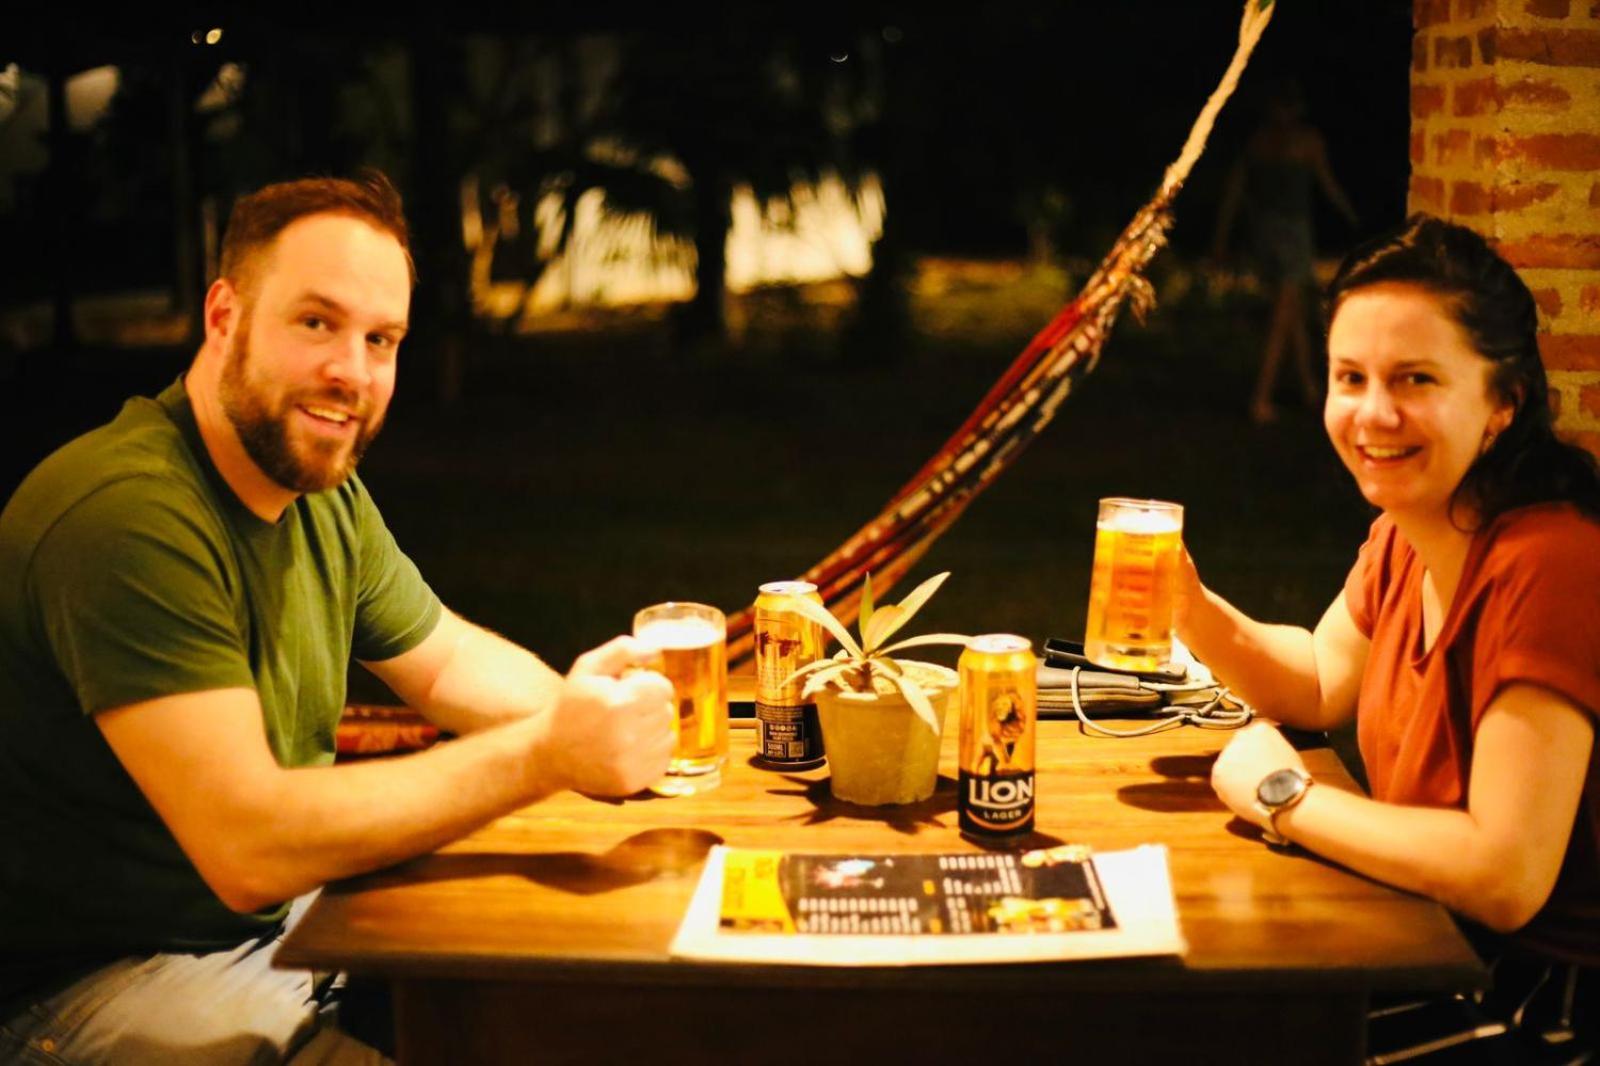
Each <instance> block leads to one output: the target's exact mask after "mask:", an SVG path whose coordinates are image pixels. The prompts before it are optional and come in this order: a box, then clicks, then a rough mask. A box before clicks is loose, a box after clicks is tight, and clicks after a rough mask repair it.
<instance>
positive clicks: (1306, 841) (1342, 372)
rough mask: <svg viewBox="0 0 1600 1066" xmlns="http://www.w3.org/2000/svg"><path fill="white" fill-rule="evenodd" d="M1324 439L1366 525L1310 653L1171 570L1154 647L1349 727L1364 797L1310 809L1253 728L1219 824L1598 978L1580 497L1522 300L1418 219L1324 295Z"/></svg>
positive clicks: (1596, 657) (1590, 513) (1228, 773)
mask: <svg viewBox="0 0 1600 1066" xmlns="http://www.w3.org/2000/svg"><path fill="white" fill-rule="evenodd" d="M1327 306H1328V308H1329V313H1330V321H1329V327H1328V359H1329V394H1328V400H1327V406H1326V410H1325V414H1324V421H1325V424H1326V427H1327V431H1328V436H1329V438H1330V439H1331V440H1332V442H1333V446H1334V449H1335V450H1336V451H1337V452H1338V453H1339V456H1340V458H1341V459H1342V460H1343V461H1344V464H1345V466H1346V467H1347V468H1348V469H1349V471H1350V472H1351V474H1352V475H1354V477H1355V479H1356V483H1357V485H1358V486H1359V487H1360V489H1361V492H1362V494H1363V495H1364V496H1365V497H1366V498H1367V500H1368V501H1369V502H1370V503H1372V504H1373V505H1374V506H1376V507H1378V508H1380V509H1381V510H1382V514H1381V515H1380V516H1379V518H1378V519H1377V521H1376V522H1374V523H1373V526H1372V531H1371V535H1370V537H1369V538H1368V540H1367V543H1366V545H1365V546H1364V547H1363V548H1362V549H1361V553H1360V555H1359V557H1358V559H1357V561H1356V564H1355V566H1354V568H1353V569H1352V570H1351V573H1350V577H1349V580H1348V581H1347V583H1346V585H1345V589H1344V591H1343V593H1342V595H1340V596H1339V597H1338V598H1336V599H1335V600H1334V602H1333V603H1332V605H1331V606H1330V607H1329V608H1328V610H1327V612H1326V613H1325V614H1324V615H1323V617H1322V620H1321V621H1320V622H1319V623H1318V624H1317V627H1316V629H1315V631H1307V630H1305V629H1301V628H1298V627H1293V626H1275V625H1266V624H1263V623H1260V622H1257V621H1255V620H1253V619H1250V618H1247V617H1246V616H1244V615H1243V614H1242V613H1240V612H1239V611H1238V610H1237V609H1235V608H1234V607H1232V606H1231V605H1229V604H1228V603H1227V602H1226V601H1224V600H1223V599H1222V598H1221V597H1219V596H1217V595H1216V594H1215V593H1213V592H1211V591H1210V590H1208V589H1206V588H1205V587H1204V586H1202V585H1201V584H1200V581H1199V578H1198V576H1196V575H1195V573H1194V571H1193V568H1192V567H1190V568H1188V574H1187V576H1188V582H1189V583H1188V594H1187V596H1186V597H1183V599H1184V601H1185V602H1183V603H1182V604H1181V605H1180V608H1179V618H1178V631H1179V635H1180V636H1181V637H1182V638H1183V640H1184V641H1185V642H1186V643H1187V644H1188V645H1189V646H1190V648H1192V649H1193V650H1194V652H1195V653H1196V654H1197V655H1198V656H1199V657H1200V658H1201V659H1202V660H1204V661H1206V662H1207V663H1209V664H1210V665H1211V667H1212V669H1213V670H1214V672H1215V673H1216V674H1217V675H1218V676H1219V677H1220V678H1222V679H1224V680H1225V681H1227V683H1228V684H1229V685H1231V686H1232V687H1233V688H1234V689H1235V690H1236V691H1237V692H1239V693H1240V694H1241V695H1242V696H1243V697H1244V698H1246V699H1247V700H1249V702H1250V703H1252V704H1253V705H1254V706H1255V707H1257V708H1258V709H1259V710H1260V711H1261V712H1262V713H1263V714H1264V715H1266V716H1267V717H1270V718H1272V719H1274V720H1276V721H1279V722H1283V723H1285V724H1288V725H1293V726H1297V727H1300V728H1305V729H1312V730H1325V729H1329V728H1332V727H1334V726H1337V725H1340V724H1342V723H1345V722H1347V721H1349V720H1350V718H1351V717H1352V716H1354V717H1356V718H1357V731H1358V738H1359V741H1360V747H1361V754H1362V758H1363V760H1364V762H1365V763H1366V765H1367V769H1368V772H1369V777H1370V781H1371V786H1372V797H1371V798H1370V799H1369V798H1367V797H1364V796H1360V795H1354V794H1351V793H1348V792H1343V791H1340V790H1338V789H1334V788H1318V787H1316V786H1315V784H1314V783H1313V782H1311V781H1310V780H1309V778H1307V776H1306V775H1305V771H1304V766H1303V764H1302V762H1301V760H1300V758H1299V756H1298V755H1297V754H1296V752H1295V751H1294V749H1293V748H1292V747H1291V746H1290V745H1289V744H1288V742H1287V741H1285V740H1284V738H1283V736H1282V735H1281V734H1280V733H1279V732H1278V730H1277V729H1276V728H1275V727H1273V726H1271V725H1268V724H1265V723H1257V724H1255V725H1252V726H1250V727H1248V728H1246V729H1244V730H1242V731H1241V732H1240V733H1239V734H1237V735H1236V736H1235V737H1234V738H1233V740H1232V742H1231V743H1229V745H1228V746H1227V748H1226V749H1225V750H1224V751H1223V752H1222V754H1221V755H1220V756H1219V757H1218V759H1217V762H1216V766H1215V769H1214V771H1213V773H1212V784H1213V786H1214V787H1215V788H1216V790H1217V794H1218V795H1219V796H1220V797H1221V799H1222V800H1223V802H1225V803H1226V804H1227V805H1228V806H1229V807H1230V808H1231V809H1232V810H1233V811H1234V812H1235V813H1236V814H1238V815H1239V816H1240V817H1242V818H1244V819H1246V820H1248V821H1251V822H1254V823H1256V824H1258V825H1260V826H1261V827H1262V828H1263V830H1265V831H1267V832H1269V833H1275V834H1277V835H1280V836H1281V837H1283V838H1286V839H1288V840H1290V841H1293V842H1294V843H1296V844H1299V845H1301V846H1303V847H1305V848H1307V849H1309V850H1311V851H1314V852H1317V853H1319V854H1321V855H1325V856H1327V857H1328V858H1330V859H1333V860H1336V861H1338V862H1340V863H1343V864H1344V865H1346V866H1349V867H1350V868H1351V869H1354V870H1357V871H1359V872H1361V873H1364V874H1367V875H1369V876H1371V877H1375V878H1377V879H1379V880H1382V881H1386V882H1389V883H1390V884H1394V885H1398V886H1400V887H1402V888H1405V889H1409V890H1412V891H1415V892H1420V893H1424V894H1426V895H1429V896H1432V897H1433V898H1435V899H1437V900H1439V901H1440V902H1442V903H1444V904H1445V905H1446V906H1448V907H1449V908H1450V909H1451V910H1453V911H1455V912H1456V913H1458V914H1460V915H1462V916H1463V917H1465V918H1467V919H1470V920H1471V921H1472V922H1474V923H1477V924H1478V925H1481V926H1483V927H1486V928H1487V929H1488V930H1492V931H1495V932H1496V933H1498V934H1500V935H1501V936H1503V937H1506V938H1508V941H1507V942H1509V943H1510V944H1512V945H1517V946H1522V947H1527V948H1531V949H1534V950H1536V951H1538V952H1539V953H1541V954H1542V955H1544V956H1546V957H1553V958H1556V959H1561V960H1567V961H1570V962H1577V963H1581V964H1585V965H1587V966H1591V967H1592V966H1594V965H1596V964H1600V860H1597V854H1600V748H1597V746H1596V744H1595V720H1596V717H1597V716H1600V474H1597V472H1596V464H1595V461H1594V459H1593V457H1591V456H1590V455H1589V454H1588V453H1587V452H1584V451H1582V450H1580V449H1577V448H1575V447H1572V446H1570V445H1567V444H1564V443H1562V442H1560V441H1559V440H1557V439H1556V437H1555V435H1554V432H1553V429H1552V418H1551V412H1550V407H1549V399H1548V387H1547V384H1546V381H1545V375H1544V369H1543V366H1542V365H1541V363H1540V361H1539V353H1538V348H1537V345H1536V341H1535V328H1536V316H1535V310H1534V302H1533V298H1532V296H1531V295H1530V294H1529V292H1528V289H1527V286H1526V285H1524V284H1523V282H1522V281H1521V279H1519V278H1518V277H1517V275H1516V273H1515V272H1514V271H1513V270H1512V269H1511V268H1510V267H1509V266H1508V265H1507V264H1506V263H1505V261H1504V260H1502V259H1500V258H1499V257H1498V256H1497V255H1496V254H1495V253H1494V252H1493V251H1492V250H1491V249H1490V248H1489V247H1488V245H1487V244H1486V243H1485V242H1484V241H1483V239H1482V238H1480V237H1478V236H1477V235H1476V234H1475V233H1472V232H1471V231H1470V230H1466V229H1463V228H1461V227H1458V226H1453V225H1450V224H1447V223H1444V222H1441V221H1439V220H1437V219H1433V218H1428V217H1426V216H1416V217H1413V218H1412V219H1411V220H1410V221H1409V222H1407V223H1406V225H1405V226H1404V227H1402V228H1401V229H1400V230H1399V231H1397V232H1395V233H1393V234H1390V235H1387V236H1385V237H1382V238H1380V239H1378V240H1376V241H1374V242H1372V243H1370V244H1368V245H1366V246H1365V247H1363V248H1361V249H1358V250H1357V251H1356V252H1355V253H1354V254H1353V255H1352V256H1351V257H1350V259H1348V260H1347V261H1346V262H1345V263H1344V265H1343V266H1342V267H1341V268H1340V270H1339V273H1338V275H1337V276H1336V277H1335V278H1334V281H1333V283H1332V284H1331V286H1330V287H1329V292H1328V300H1327Z"/></svg>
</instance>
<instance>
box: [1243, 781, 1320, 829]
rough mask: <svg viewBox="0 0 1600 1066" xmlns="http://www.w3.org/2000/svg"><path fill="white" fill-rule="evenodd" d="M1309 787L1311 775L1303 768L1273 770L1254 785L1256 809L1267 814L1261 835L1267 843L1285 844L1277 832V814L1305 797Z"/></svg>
mask: <svg viewBox="0 0 1600 1066" xmlns="http://www.w3.org/2000/svg"><path fill="white" fill-rule="evenodd" d="M1310 788H1311V775H1310V774H1308V773H1306V772H1305V771H1304V770H1274V771H1272V773H1270V774H1268V775H1267V776H1266V777H1263V778H1262V779H1261V784H1259V785H1257V786H1256V810H1258V811H1260V812H1261V813H1262V814H1264V815H1266V816H1267V828H1266V829H1264V830H1262V836H1263V837H1265V838H1266V841H1267V843H1268V844H1287V843H1288V842H1289V841H1288V839H1287V838H1286V837H1284V836H1283V835H1282V834H1281V833H1279V832H1278V815H1279V814H1281V813H1283V812H1284V811H1286V810H1288V809H1289V808H1290V807H1293V806H1294V805H1295V804H1296V803H1299V802H1300V801H1301V800H1302V799H1304V798H1305V795H1306V792H1307V790H1309V789H1310Z"/></svg>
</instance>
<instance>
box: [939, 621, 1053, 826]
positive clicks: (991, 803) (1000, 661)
mask: <svg viewBox="0 0 1600 1066" xmlns="http://www.w3.org/2000/svg"><path fill="white" fill-rule="evenodd" d="M1038 665H1039V664H1038V660H1036V659H1035V658H1034V657H1033V647H1032V645H1031V644H1029V643H1028V641H1027V639H1026V638H1023V637H1018V636H1013V635H1011V634H1009V633H991V634H988V635H987V636H981V637H974V638H973V639H972V642H971V643H970V644H968V645H967V650H966V651H964V652H962V653H961V662H960V663H959V669H960V673H961V697H960V699H961V747H960V764H959V765H960V795H959V797H958V799H957V809H958V811H959V812H960V823H961V832H962V833H964V834H966V835H967V836H970V837H974V838H976V839H978V840H997V839H1003V838H1006V837H1011V836H1016V835H1018V834H1021V833H1026V832H1028V831H1029V830H1031V829H1032V828H1033V787H1034V772H1033V771H1034V766H1033V744H1034V719H1035V717H1036V713H1037V710H1038V679H1037V674H1036V671H1037V669H1038Z"/></svg>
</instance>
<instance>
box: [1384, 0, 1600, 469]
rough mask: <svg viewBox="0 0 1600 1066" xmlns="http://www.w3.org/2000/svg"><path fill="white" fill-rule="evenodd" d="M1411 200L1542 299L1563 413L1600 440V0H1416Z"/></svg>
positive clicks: (1547, 348)
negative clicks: (1500, 261)
mask: <svg viewBox="0 0 1600 1066" xmlns="http://www.w3.org/2000/svg"><path fill="white" fill-rule="evenodd" d="M1412 21H1413V24H1414V25H1415V26H1416V35H1415V36H1414V37H1413V39H1412V42H1411V184H1410V189H1409V196H1408V199H1407V203H1408V206H1409V208H1410V209H1411V210H1413V211H1427V212H1429V213H1431V214H1435V215H1439V216H1441V217H1443V218H1448V219H1450V220H1451V221H1453V222H1459V223H1460V224H1462V225H1464V226H1470V227H1472V228H1473V229H1475V230H1477V231H1478V232H1479V233H1481V234H1483V235H1484V236H1485V237H1488V238H1489V239H1490V240H1491V241H1492V242H1493V243H1494V244H1495V246H1496V248H1498V249H1499V251H1500V254H1501V255H1503V256H1505V257H1506V259H1507V261H1509V262H1510V263H1511V265H1512V266H1514V267H1516V268H1517V271H1518V272H1519V273H1520V274H1521V275H1522V277H1523V280H1524V281H1526V282H1527V283H1528V287H1529V288H1530V289H1532V290H1533V295H1534V297H1535V298H1536V299H1537V301H1538V303H1539V327H1540V335H1539V351H1540V354H1541V355H1542V356H1543V358H1544V364H1545V369H1546V370H1547V371H1548V372H1549V375H1550V385H1551V392H1552V402H1553V403H1555V405H1556V416H1557V417H1556V425H1557V428H1558V429H1560V430H1561V431H1562V432H1563V434H1564V435H1566V436H1567V437H1569V438H1571V439H1575V440H1577V441H1579V442H1581V443H1582V444H1584V445H1585V446H1586V447H1588V448H1589V450H1590V451H1593V452H1596V453H1597V454H1600V0H1413V4H1412Z"/></svg>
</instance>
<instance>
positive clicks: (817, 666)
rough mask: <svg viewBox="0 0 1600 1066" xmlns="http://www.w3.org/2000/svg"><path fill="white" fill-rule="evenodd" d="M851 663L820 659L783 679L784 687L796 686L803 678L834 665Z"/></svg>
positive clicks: (846, 660) (845, 660)
mask: <svg viewBox="0 0 1600 1066" xmlns="http://www.w3.org/2000/svg"><path fill="white" fill-rule="evenodd" d="M849 661H850V660H848V659H844V660H840V659H818V660H817V661H816V662H814V663H809V664H807V665H805V666H802V667H801V668H800V669H798V670H796V671H795V672H794V673H792V674H790V675H789V676H788V677H786V678H784V679H783V685H784V686H785V687H787V686H789V685H792V684H794V683H795V682H796V681H798V680H800V679H801V678H802V677H809V676H811V675H812V674H814V673H816V672H817V671H818V670H821V669H824V668H825V667H829V666H834V665H836V664H838V663H839V662H849Z"/></svg>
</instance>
